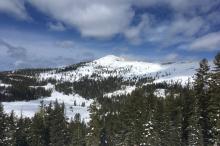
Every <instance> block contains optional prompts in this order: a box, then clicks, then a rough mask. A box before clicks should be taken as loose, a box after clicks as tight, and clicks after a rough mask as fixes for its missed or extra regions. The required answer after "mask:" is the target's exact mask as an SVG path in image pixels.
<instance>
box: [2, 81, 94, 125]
mask: <svg viewBox="0 0 220 146" xmlns="http://www.w3.org/2000/svg"><path fill="white" fill-rule="evenodd" d="M45 88H47V89H51V90H52V94H51V96H50V97H46V98H39V99H37V100H31V101H16V102H3V103H2V104H3V105H4V109H5V112H6V113H10V112H11V111H12V110H13V111H14V113H15V114H16V115H17V116H20V115H21V114H22V115H23V116H27V117H32V116H33V115H34V114H35V113H36V112H37V111H39V108H40V103H41V101H43V103H44V104H45V105H48V104H49V103H50V102H55V101H56V100H57V101H58V102H59V103H61V104H62V103H64V104H65V113H66V117H67V118H69V119H71V118H74V115H75V114H76V113H80V115H81V118H82V120H84V121H85V122H88V121H89V119H90V118H89V112H88V107H89V106H90V104H91V103H92V101H93V100H86V99H85V98H83V97H81V96H80V95H78V94H70V95H64V94H63V93H60V92H57V91H56V90H55V89H54V86H53V85H51V84H48V85H47V86H45ZM82 105H83V106H82Z"/></svg>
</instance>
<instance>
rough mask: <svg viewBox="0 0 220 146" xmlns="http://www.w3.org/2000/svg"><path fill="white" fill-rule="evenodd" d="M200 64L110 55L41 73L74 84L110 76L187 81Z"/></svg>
mask: <svg viewBox="0 0 220 146" xmlns="http://www.w3.org/2000/svg"><path fill="white" fill-rule="evenodd" d="M197 64H198V62H181V63H172V64H167V65H161V64H158V63H148V62H141V61H130V60H126V59H124V58H121V57H117V56H114V55H108V56H105V57H103V58H100V59H97V60H94V61H92V62H89V63H85V64H84V65H82V66H79V67H78V68H77V69H75V70H69V71H63V72H59V73H57V70H52V71H49V72H46V73H41V74H40V76H39V78H40V79H42V80H43V79H48V78H53V79H56V80H62V81H68V82H74V81H78V80H80V79H81V78H82V77H85V76H88V77H89V78H91V79H95V80H97V79H103V78H107V77H109V76H113V77H115V76H117V77H122V78H123V79H124V80H127V79H132V78H134V77H149V76H151V77H156V80H158V79H160V80H158V81H162V80H167V79H168V80H172V79H175V80H178V79H184V80H186V79H187V78H188V77H191V76H192V75H193V74H194V72H195V69H196V68H197V66H198V65H197Z"/></svg>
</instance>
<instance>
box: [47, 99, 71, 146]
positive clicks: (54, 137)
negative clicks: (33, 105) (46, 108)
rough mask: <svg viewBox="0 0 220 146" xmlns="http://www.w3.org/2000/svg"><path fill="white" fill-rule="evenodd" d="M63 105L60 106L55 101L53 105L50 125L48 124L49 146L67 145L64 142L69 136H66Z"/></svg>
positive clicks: (66, 142)
mask: <svg viewBox="0 0 220 146" xmlns="http://www.w3.org/2000/svg"><path fill="white" fill-rule="evenodd" d="M64 108H65V107H64V104H62V105H60V104H59V103H58V102H57V101H56V102H55V103H54V109H53V111H52V113H51V115H50V116H51V118H52V120H51V123H50V145H51V146H65V145H68V141H67V140H66V139H67V138H68V136H69V135H67V133H68V132H67V125H66V120H65V115H64Z"/></svg>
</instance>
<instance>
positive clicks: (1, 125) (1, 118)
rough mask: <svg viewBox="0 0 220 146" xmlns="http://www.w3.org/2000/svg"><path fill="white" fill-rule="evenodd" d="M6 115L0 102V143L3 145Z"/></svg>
mask: <svg viewBox="0 0 220 146" xmlns="http://www.w3.org/2000/svg"><path fill="white" fill-rule="evenodd" d="M6 126H7V125H6V115H5V113H4V109H3V105H2V104H1V103H0V145H5V141H6V139H7V138H6V135H5V132H6Z"/></svg>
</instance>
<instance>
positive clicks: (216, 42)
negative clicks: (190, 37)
mask: <svg viewBox="0 0 220 146" xmlns="http://www.w3.org/2000/svg"><path fill="white" fill-rule="evenodd" d="M217 49H219V50H220V32H214V33H209V34H207V35H205V36H202V37H200V38H197V39H196V40H195V41H193V42H192V44H191V45H190V50H206V51H211V50H217Z"/></svg>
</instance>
